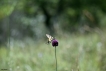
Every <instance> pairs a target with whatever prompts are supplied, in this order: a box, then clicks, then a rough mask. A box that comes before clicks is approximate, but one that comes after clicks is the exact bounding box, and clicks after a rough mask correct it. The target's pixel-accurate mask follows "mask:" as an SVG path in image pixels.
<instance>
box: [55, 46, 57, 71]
mask: <svg viewBox="0 0 106 71" xmlns="http://www.w3.org/2000/svg"><path fill="white" fill-rule="evenodd" d="M55 60H56V71H57V56H56V47H55Z"/></svg>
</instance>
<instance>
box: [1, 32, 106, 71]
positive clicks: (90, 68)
mask: <svg viewBox="0 0 106 71" xmlns="http://www.w3.org/2000/svg"><path fill="white" fill-rule="evenodd" d="M104 32H105V31H104ZM105 36H106V34H104V33H102V34H99V33H96V32H93V33H92V34H89V35H82V34H79V33H78V34H77V33H76V34H73V35H71V34H68V35H67V34H63V36H61V37H60V36H57V39H58V41H59V46H58V47H57V61H58V71H71V70H73V71H105V70H106V52H105V50H106V48H105V47H106V44H105V43H106V41H105V39H106V38H105ZM54 55H55V49H54V48H53V47H52V46H51V44H50V45H46V44H45V41H39V42H37V43H35V41H34V40H32V39H25V40H17V41H16V40H13V39H11V41H10V50H8V49H5V48H3V46H1V48H0V63H1V64H0V69H1V68H6V69H8V70H12V71H42V70H43V71H54V70H55V56H54Z"/></svg>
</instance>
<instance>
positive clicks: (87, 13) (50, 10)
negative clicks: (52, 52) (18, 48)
mask: <svg viewBox="0 0 106 71" xmlns="http://www.w3.org/2000/svg"><path fill="white" fill-rule="evenodd" d="M105 2H106V1H105V0H102V1H101V0H93V1H92V0H50V1H48V0H30V1H27V0H0V23H1V24H0V33H1V34H0V42H1V41H7V38H8V36H9V35H10V36H12V38H24V37H31V38H42V36H39V35H41V34H45V33H50V34H52V35H53V34H56V33H59V32H60V31H63V32H64V31H65V32H67V31H68V32H75V31H80V32H86V31H89V29H91V28H95V27H101V26H106V25H105V18H104V17H105V12H106V4H105ZM8 29H9V30H10V31H8ZM59 29H60V30H59ZM63 29H64V30H63ZM4 30H5V31H4ZM42 30H44V31H43V32H42ZM58 30H59V31H58ZM4 35H5V37H4ZM2 38H3V39H4V38H6V39H5V40H3V39H2Z"/></svg>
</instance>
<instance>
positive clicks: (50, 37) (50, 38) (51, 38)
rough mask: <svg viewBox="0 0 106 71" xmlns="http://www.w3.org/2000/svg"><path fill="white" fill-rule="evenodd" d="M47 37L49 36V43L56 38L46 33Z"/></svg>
mask: <svg viewBox="0 0 106 71" xmlns="http://www.w3.org/2000/svg"><path fill="white" fill-rule="evenodd" d="M46 36H47V38H48V42H47V43H48V44H49V43H51V42H52V40H53V39H54V38H53V37H52V36H51V35H49V34H46Z"/></svg>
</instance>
